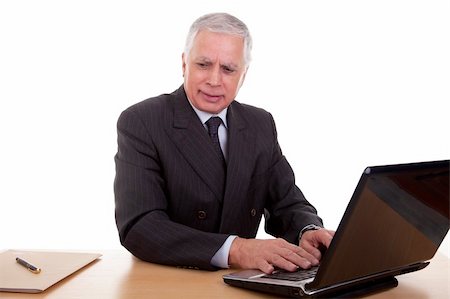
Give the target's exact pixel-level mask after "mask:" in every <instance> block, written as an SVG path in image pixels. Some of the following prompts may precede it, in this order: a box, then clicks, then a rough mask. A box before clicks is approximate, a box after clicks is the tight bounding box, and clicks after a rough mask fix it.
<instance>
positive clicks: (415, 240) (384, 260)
mask: <svg viewBox="0 0 450 299" xmlns="http://www.w3.org/2000/svg"><path fill="white" fill-rule="evenodd" d="M449 211H450V210H449V161H448V160H446V161H433V162H422V163H411V164H401V165H388V166H375V167H368V168H366V170H365V171H364V173H363V174H362V176H361V179H360V181H359V183H358V185H357V188H356V189H355V192H354V194H353V196H352V199H351V201H350V203H349V205H348V207H347V209H346V211H345V213H344V216H343V217H342V220H341V223H340V224H339V227H338V229H337V231H336V234H335V236H334V238H333V241H332V243H331V245H330V248H329V249H328V252H327V253H326V254H325V255H324V257H323V259H322V261H321V266H320V267H319V269H318V272H317V274H316V277H315V279H314V281H313V282H311V283H310V284H308V285H306V288H307V289H317V288H323V287H326V286H330V285H335V284H338V283H342V282H345V281H351V280H354V279H357V278H362V277H366V276H373V275H374V274H377V273H380V274H382V273H389V272H392V273H394V272H395V273H398V271H399V270H400V269H402V268H409V267H410V266H412V265H414V264H417V263H420V262H424V261H427V260H430V259H431V258H432V257H433V256H434V254H435V253H436V251H437V249H438V247H439V245H440V244H441V242H442V241H443V239H444V237H445V235H446V234H447V232H448V229H449Z"/></svg>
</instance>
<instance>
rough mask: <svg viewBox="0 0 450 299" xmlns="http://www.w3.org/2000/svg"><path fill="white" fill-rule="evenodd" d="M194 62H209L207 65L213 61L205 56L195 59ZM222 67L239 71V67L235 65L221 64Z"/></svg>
mask: <svg viewBox="0 0 450 299" xmlns="http://www.w3.org/2000/svg"><path fill="white" fill-rule="evenodd" d="M194 61H196V62H199V61H200V62H207V63H212V61H211V59H209V58H208V57H205V56H200V57H197V58H195V59H194ZM220 66H221V67H228V68H231V69H239V65H238V64H235V63H222V64H220Z"/></svg>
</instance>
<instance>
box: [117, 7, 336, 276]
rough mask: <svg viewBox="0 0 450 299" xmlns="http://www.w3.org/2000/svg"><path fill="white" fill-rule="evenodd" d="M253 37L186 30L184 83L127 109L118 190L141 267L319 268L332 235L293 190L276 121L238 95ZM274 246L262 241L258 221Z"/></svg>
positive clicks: (121, 219)
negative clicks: (152, 264)
mask: <svg viewBox="0 0 450 299" xmlns="http://www.w3.org/2000/svg"><path fill="white" fill-rule="evenodd" d="M251 46H252V41H251V36H250V33H249V31H248V29H247V27H246V25H245V24H244V23H243V22H241V21H240V20H239V19H237V18H235V17H233V16H231V15H229V14H223V13H218V14H208V15H205V16H202V17H200V18H199V19H197V20H196V21H195V22H194V23H193V24H192V26H191V29H190V31H189V34H188V37H187V41H186V48H185V51H184V53H183V55H182V69H183V77H184V84H183V85H182V86H181V87H180V88H179V89H178V90H176V91H175V92H173V93H171V94H165V95H160V96H158V97H155V98H150V99H148V100H145V101H143V102H140V103H138V104H136V105H133V106H132V107H130V108H128V109H127V110H125V111H124V112H123V113H122V114H121V116H120V118H119V121H118V152H117V155H116V157H115V162H116V179H115V183H114V187H115V188H114V190H115V198H116V199H115V201H116V222H117V227H118V230H119V235H120V240H121V243H122V244H123V245H124V246H125V247H126V248H127V249H128V250H129V251H130V252H131V253H133V254H134V255H135V256H137V257H138V258H140V259H142V260H146V261H150V262H155V263H162V264H168V265H176V266H185V267H193V268H200V269H208V270H214V269H217V268H226V267H229V266H233V267H240V268H253V269H261V270H262V271H264V272H266V273H270V272H272V271H273V270H274V267H279V268H283V269H286V270H290V271H293V270H295V269H297V268H298V267H301V268H309V267H310V266H311V265H316V264H318V262H319V260H320V258H321V251H320V250H319V249H320V248H321V247H328V245H329V243H330V241H331V238H332V235H333V233H332V232H331V231H328V230H326V229H323V228H321V227H322V221H321V219H320V218H319V217H318V216H317V213H316V210H315V209H314V207H313V206H311V205H310V204H309V203H308V201H307V200H306V199H305V198H304V196H303V194H302V193H301V191H300V189H299V188H298V187H297V186H296V185H295V181H294V174H293V171H292V169H291V167H290V166H289V164H288V162H287V160H286V159H285V157H284V156H283V155H282V152H281V149H280V147H279V145H278V141H277V134H276V129H275V123H274V121H273V118H272V116H271V115H270V114H269V113H268V112H266V111H264V110H262V109H259V108H256V107H252V106H249V105H244V104H240V103H238V102H236V101H235V97H236V95H237V93H238V91H239V88H240V87H241V85H242V83H243V82H244V79H245V74H246V72H247V69H248V67H249V63H250V54H251V53H250V52H251ZM262 214H264V216H265V228H266V231H267V232H268V233H270V234H272V235H273V236H275V237H277V238H276V239H270V240H258V239H254V238H255V236H256V232H257V229H258V226H259V223H260V220H261V217H262Z"/></svg>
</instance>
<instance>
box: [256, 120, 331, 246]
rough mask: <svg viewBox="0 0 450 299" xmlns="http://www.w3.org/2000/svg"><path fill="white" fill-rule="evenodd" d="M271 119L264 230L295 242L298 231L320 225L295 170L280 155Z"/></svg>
mask: <svg viewBox="0 0 450 299" xmlns="http://www.w3.org/2000/svg"><path fill="white" fill-rule="evenodd" d="M271 120H272V132H273V138H274V139H273V140H274V143H273V150H272V158H271V164H270V165H271V167H270V169H269V186H268V188H269V202H268V205H267V207H266V209H265V213H264V214H265V229H266V231H267V232H268V233H269V234H271V235H274V236H276V237H281V238H284V239H285V240H287V241H289V242H291V243H294V244H298V241H299V239H298V237H299V233H300V231H301V230H302V229H303V228H304V227H305V226H307V225H310V224H314V225H317V226H320V227H322V226H323V223H322V220H321V219H320V217H319V216H318V215H317V211H316V209H315V208H314V207H313V206H312V205H311V204H310V203H309V202H308V201H307V200H306V198H305V197H304V195H303V193H302V192H301V190H300V189H299V188H298V187H297V185H296V183H295V176H294V172H293V170H292V168H291V166H290V164H289V162H288V161H287V160H286V157H285V156H283V154H282V152H281V148H280V146H279V144H278V141H277V133H276V128H275V123H274V121H273V118H271Z"/></svg>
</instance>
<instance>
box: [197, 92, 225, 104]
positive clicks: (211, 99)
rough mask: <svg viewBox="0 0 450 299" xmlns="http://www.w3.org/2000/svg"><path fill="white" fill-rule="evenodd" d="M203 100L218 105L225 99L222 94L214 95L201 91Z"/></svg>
mask: <svg viewBox="0 0 450 299" xmlns="http://www.w3.org/2000/svg"><path fill="white" fill-rule="evenodd" d="M199 93H200V94H201V96H202V97H203V99H204V100H205V101H207V102H210V103H217V102H218V101H220V100H221V99H222V98H223V95H222V94H214V93H207V92H204V91H202V90H200V91H199Z"/></svg>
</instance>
